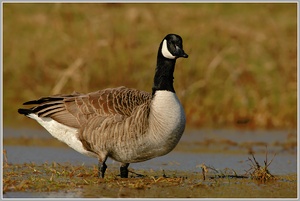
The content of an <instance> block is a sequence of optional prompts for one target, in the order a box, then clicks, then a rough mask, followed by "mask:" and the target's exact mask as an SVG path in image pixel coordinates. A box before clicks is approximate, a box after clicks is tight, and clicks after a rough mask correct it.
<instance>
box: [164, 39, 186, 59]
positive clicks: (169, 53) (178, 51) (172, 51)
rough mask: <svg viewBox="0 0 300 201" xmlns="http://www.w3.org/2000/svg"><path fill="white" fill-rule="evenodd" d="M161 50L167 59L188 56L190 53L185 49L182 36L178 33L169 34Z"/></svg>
mask: <svg viewBox="0 0 300 201" xmlns="http://www.w3.org/2000/svg"><path fill="white" fill-rule="evenodd" d="M160 50H161V54H162V56H163V57H165V58H167V59H177V58H179V57H184V58H188V55H187V54H186V53H185V52H184V51H183V47H182V38H181V37H180V36H179V35H176V34H168V35H167V36H166V37H165V38H164V39H163V40H162V42H161V44H160Z"/></svg>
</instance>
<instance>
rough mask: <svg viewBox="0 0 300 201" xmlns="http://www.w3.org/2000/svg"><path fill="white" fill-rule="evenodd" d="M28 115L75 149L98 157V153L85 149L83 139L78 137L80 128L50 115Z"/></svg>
mask: <svg viewBox="0 0 300 201" xmlns="http://www.w3.org/2000/svg"><path fill="white" fill-rule="evenodd" d="M28 117H30V118H32V119H34V120H36V121H37V122H38V123H39V124H41V125H42V126H43V127H44V128H45V129H46V130H47V131H48V132H49V133H50V134H51V135H52V136H53V137H55V138H57V139H58V140H60V141H62V142H64V143H66V144H67V145H69V146H70V147H71V148H73V149H74V150H76V151H78V152H79V153H81V154H84V155H87V156H93V157H97V155H96V154H94V153H92V152H89V151H87V150H86V149H84V147H83V145H82V143H81V141H80V140H79V139H78V137H77V136H78V129H76V128H72V127H69V126H65V125H63V124H61V123H58V122H57V121H55V120H53V119H51V118H49V117H38V116H37V115H36V114H29V115H28Z"/></svg>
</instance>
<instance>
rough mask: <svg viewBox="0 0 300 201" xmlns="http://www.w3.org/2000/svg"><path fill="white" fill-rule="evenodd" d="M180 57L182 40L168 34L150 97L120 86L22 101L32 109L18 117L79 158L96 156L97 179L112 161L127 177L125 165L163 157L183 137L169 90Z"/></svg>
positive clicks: (180, 119)
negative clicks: (33, 123) (31, 122)
mask: <svg viewBox="0 0 300 201" xmlns="http://www.w3.org/2000/svg"><path fill="white" fill-rule="evenodd" d="M179 57H184V58H187V57H188V55H187V54H186V53H185V52H184V51H183V47H182V39H181V37H180V36H179V35H176V34H168V35H167V36H166V37H165V38H164V39H163V40H162V42H161V43H160V46H159V49H158V54H157V65H156V70H155V76H154V84H153V87H152V93H148V92H144V91H140V90H137V89H130V88H126V87H118V88H109V89H104V90H100V91H96V92H91V93H87V94H81V93H73V94H68V95H53V96H48V97H42V98H40V99H38V100H32V101H28V102H25V103H24V104H23V105H36V106H34V107H32V108H30V109H19V110H18V112H19V113H20V114H24V115H26V116H27V117H30V118H32V119H34V120H36V121H37V122H38V123H39V124H41V125H42V126H43V127H44V128H45V129H46V130H47V131H48V132H49V133H50V134H51V135H52V136H54V137H55V138H57V139H59V140H61V141H62V142H64V143H66V144H67V145H69V146H70V147H72V148H73V149H75V150H76V151H78V152H80V153H81V154H85V155H88V156H93V157H97V158H98V161H99V163H98V174H99V177H102V178H103V177H104V173H105V170H106V167H107V166H106V164H105V161H106V159H107V158H108V157H110V158H112V159H114V160H116V161H119V162H121V167H120V175H121V177H122V178H127V177H128V169H127V168H128V165H129V163H135V162H142V161H146V160H149V159H151V158H154V157H158V156H162V155H165V154H167V153H169V152H170V151H172V150H173V149H174V148H175V146H176V145H177V143H178V141H179V140H180V138H181V135H182V133H183V131H184V128H185V121H186V120H185V114H184V110H183V107H182V105H181V103H180V102H179V100H178V98H177V96H176V94H175V90H174V87H173V79H174V78H173V72H174V68H175V62H176V59H177V58H179Z"/></svg>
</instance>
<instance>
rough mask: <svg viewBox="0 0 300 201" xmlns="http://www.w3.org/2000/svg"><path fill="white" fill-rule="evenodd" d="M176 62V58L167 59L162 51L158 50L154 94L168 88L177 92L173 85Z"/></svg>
mask: <svg viewBox="0 0 300 201" xmlns="http://www.w3.org/2000/svg"><path fill="white" fill-rule="evenodd" d="M175 63H176V59H167V58H165V57H164V56H163V55H162V54H161V52H160V51H159V52H158V55H157V65H156V69H155V76H154V83H153V87H152V95H154V94H155V92H156V91H158V90H166V91H171V92H174V93H175V90H174V87H173V79H174V77H173V73H174V68H175Z"/></svg>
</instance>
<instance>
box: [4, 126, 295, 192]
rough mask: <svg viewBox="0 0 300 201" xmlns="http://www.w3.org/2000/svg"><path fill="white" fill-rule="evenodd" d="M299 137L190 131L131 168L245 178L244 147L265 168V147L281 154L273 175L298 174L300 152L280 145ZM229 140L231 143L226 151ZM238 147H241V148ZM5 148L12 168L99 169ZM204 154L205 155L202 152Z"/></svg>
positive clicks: (61, 154)
mask: <svg viewBox="0 0 300 201" xmlns="http://www.w3.org/2000/svg"><path fill="white" fill-rule="evenodd" d="M3 134H4V135H3V137H4V139H6V138H13V139H18V138H19V139H20V138H21V137H27V138H39V139H42V140H48V139H51V138H52V136H51V135H50V134H48V133H47V132H46V131H44V130H28V129H21V130H16V129H11V128H5V129H4V132H3ZM296 137H297V135H296V131H238V130H195V131H187V132H186V133H185V134H184V135H183V137H182V139H181V141H180V143H179V144H178V146H177V148H176V149H175V150H173V151H172V152H170V153H169V154H167V155H165V156H162V157H158V158H154V159H152V160H149V161H145V162H141V163H134V164H130V166H129V168H133V169H134V171H135V172H136V173H139V170H141V171H142V170H155V171H163V170H164V171H165V172H166V174H168V172H167V171H168V170H170V171H171V170H178V171H189V172H196V173H200V172H201V168H200V167H199V165H200V164H202V163H204V164H205V165H207V166H210V167H214V168H215V169H217V170H224V169H233V170H234V171H235V172H236V173H237V174H244V173H245V170H248V169H249V168H250V162H249V161H247V159H248V157H250V155H249V153H247V152H245V150H246V149H245V148H244V147H243V143H250V144H251V143H253V145H251V146H252V147H251V148H252V149H253V150H255V157H256V159H257V161H258V162H259V163H260V164H263V161H264V160H265V145H267V146H268V152H269V155H268V158H269V159H268V160H271V159H272V157H273V154H274V153H276V154H277V155H276V157H275V158H274V161H273V162H272V164H271V165H270V166H269V168H268V169H269V171H270V172H271V173H272V174H275V175H285V174H291V173H296V172H297V148H296V147H291V148H288V149H285V148H284V146H281V145H278V143H279V144H280V143H284V142H289V141H291V140H292V141H293V140H295V139H296ZM208 139H209V140H214V141H212V142H213V143H211V144H209V145H207V146H206V145H205V148H203V147H202V146H204V145H203V144H201V143H203V141H205V140H208ZM226 140H229V141H230V142H231V143H229V144H227V145H226V146H225V147H223V145H224V143H225V144H226ZM223 142H224V143H223ZM236 144H239V146H237V145H236ZM220 147H221V149H220ZM3 148H4V149H5V150H6V152H7V158H8V162H9V163H12V164H20V163H21V164H22V163H31V162H32V163H36V164H42V163H45V162H48V163H52V162H56V163H61V164H63V163H71V164H74V165H81V164H84V165H86V166H90V165H97V159H96V158H89V157H87V156H84V155H81V154H79V153H77V152H76V151H74V150H73V149H71V148H69V147H67V146H62V147H51V146H22V145H18V146H12V145H9V144H8V145H7V144H4V146H3ZM199 150H200V151H199ZM201 150H205V151H203V152H202V151H201ZM219 150H220V151H219ZM232 150H233V151H232ZM261 150H263V151H261ZM107 165H108V168H112V169H114V168H115V170H117V169H118V168H119V163H118V162H115V161H113V160H110V159H108V161H107ZM79 194H80V192H79V191H77V190H76V191H74V192H68V193H61V194H53V193H34V192H33V193H30V192H27V193H25V192H7V193H6V194H5V197H79V196H80V195H79Z"/></svg>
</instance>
